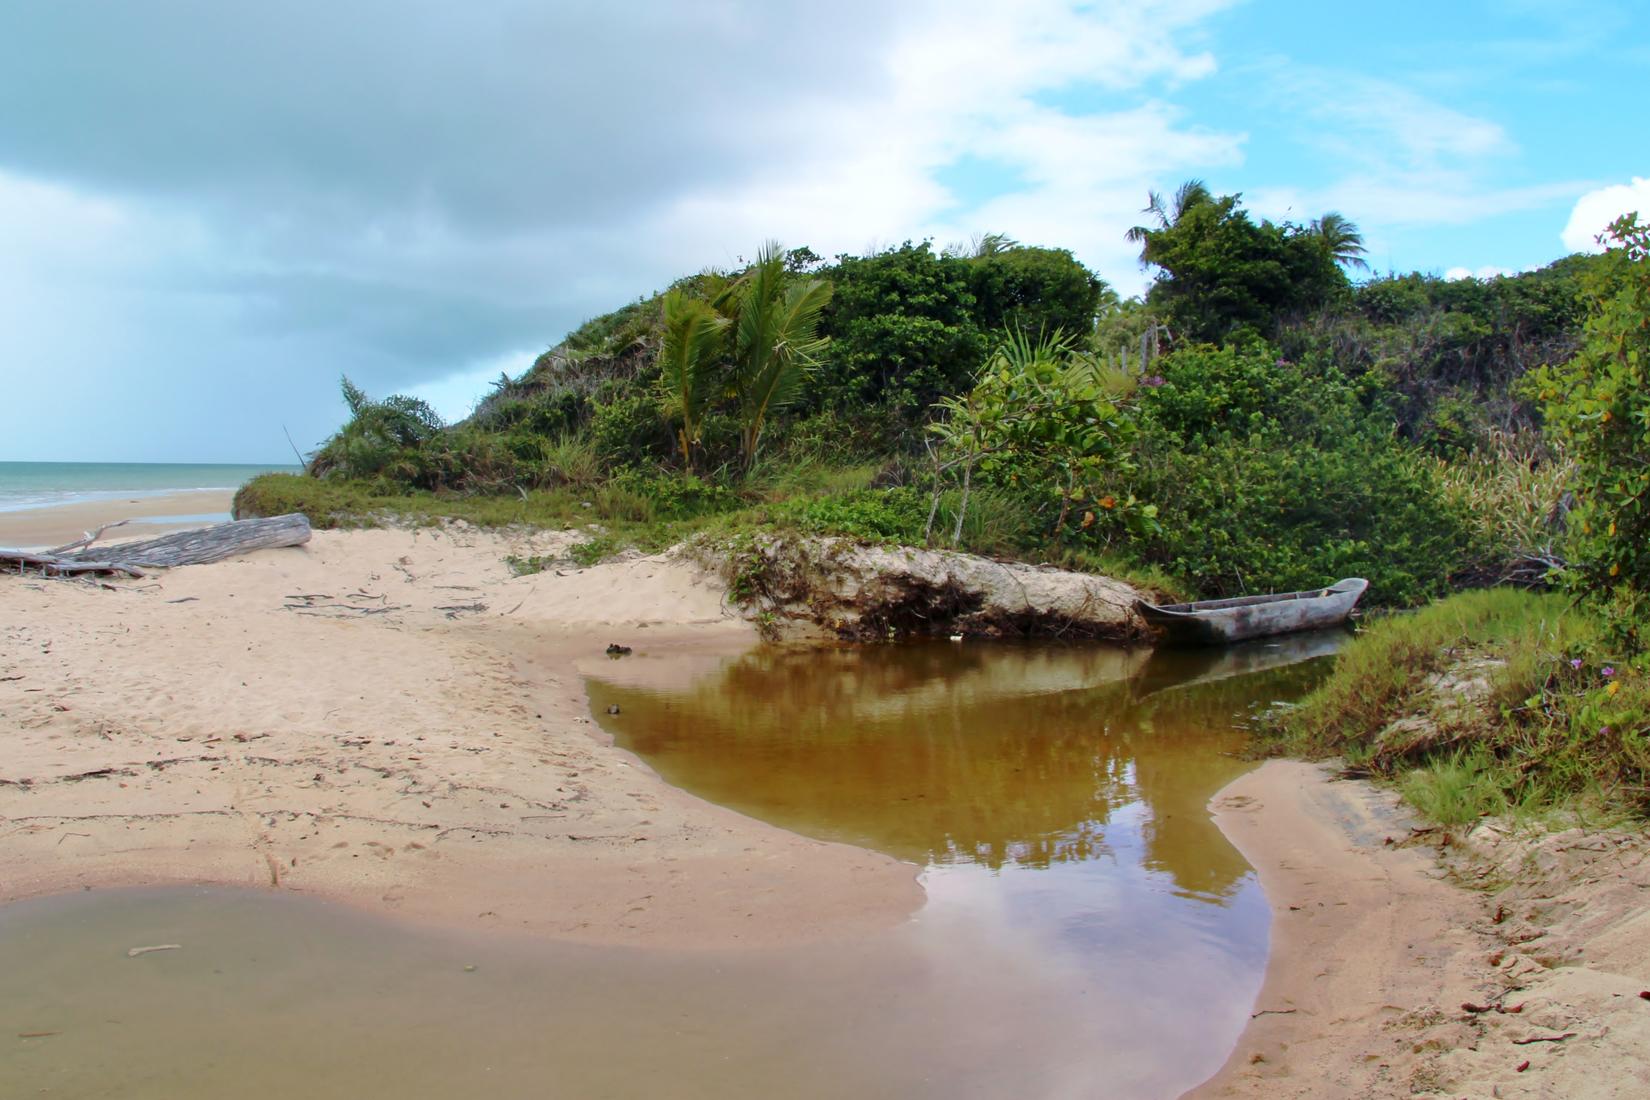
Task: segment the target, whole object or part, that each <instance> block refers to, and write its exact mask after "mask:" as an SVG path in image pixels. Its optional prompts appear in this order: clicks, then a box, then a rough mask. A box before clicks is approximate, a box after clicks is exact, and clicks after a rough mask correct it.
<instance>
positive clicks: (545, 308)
mask: <svg viewBox="0 0 1650 1100" xmlns="http://www.w3.org/2000/svg"><path fill="white" fill-rule="evenodd" d="M1235 2H1237V0H1191V2H1188V0H1178V2H1177V0H1135V2H1133V3H1124V2H1121V0H1094V2H1081V3H1079V2H1074V0H1023V2H1021V3H1016V4H1012V5H1005V4H1002V3H1000V2H998V0H911V2H907V3H898V4H889V3H886V2H885V0H841V2H840V3H839V4H837V5H835V6H833V7H832V8H831V9H830V10H829V12H828V13H822V12H821V10H819V9H812V8H809V9H803V8H793V7H792V6H789V5H774V4H769V3H764V2H762V0H720V2H718V3H715V4H712V5H700V6H697V7H694V8H691V9H689V8H682V7H681V6H680V5H677V4H673V3H668V2H662V0H661V2H658V3H653V4H641V5H639V6H638V7H639V8H640V9H642V10H638V7H631V6H626V7H623V8H621V7H619V6H614V5H606V4H601V3H595V2H571V0H570V2H568V3H564V4H558V5H554V6H551V5H543V4H541V3H538V2H537V0H485V2H478V3H476V4H472V5H462V6H458V5H412V6H408V5H405V4H401V3H397V2H394V0H361V2H360V3H358V4H352V5H347V6H345V7H342V8H339V7H337V6H335V5H330V4H326V3H324V2H322V0H292V2H291V3H289V4H287V5H282V6H279V7H278V8H269V7H263V8H258V7H245V6H234V5H230V6H224V5H215V4H209V3H205V2H203V0H157V2H156V4H155V5H153V6H150V7H146V8H145V10H143V11H142V12H138V11H136V10H135V9H133V10H127V9H123V8H116V9H111V10H110V11H108V12H103V13H98V14H94V13H91V12H89V11H88V10H85V9H83V8H81V7H79V6H77V5H40V6H36V7H33V8H31V9H30V11H29V13H28V15H27V16H24V17H22V18H21V19H19V20H16V21H13V23H12V24H11V25H9V26H8V33H7V35H6V36H3V37H0V98H3V99H6V100H9V101H16V102H18V103H24V104H27V105H28V109H27V110H18V111H11V112H0V173H10V175H0V239H4V240H5V242H6V247H5V248H4V249H0V290H4V289H8V288H9V289H11V290H12V291H13V293H12V294H11V295H10V296H9V300H8V301H5V302H0V315H3V318H0V319H3V320H4V321H5V322H6V323H5V324H4V326H0V362H8V361H9V362H23V361H30V360H34V361H40V359H41V357H44V358H45V359H48V360H49V361H50V368H51V370H52V371H53V372H56V373H57V374H59V375H63V374H73V375H74V376H76V377H80V378H84V379H86V380H87V382H88V383H89V384H92V385H106V384H113V385H115V386H117V387H125V386H127V383H126V382H125V381H118V380H119V379H123V378H124V379H131V378H137V377H142V378H146V379H148V380H149V383H148V386H147V389H145V388H143V387H137V388H127V389H122V396H121V404H122V408H121V414H122V416H123V417H124V418H125V419H126V420H127V421H128V422H130V423H131V424H133V425H136V424H145V425H147V426H148V427H147V430H146V431H144V432H143V435H142V438H141V440H140V441H134V439H133V433H134V432H136V431H138V429H136V428H128V429H127V431H126V433H125V435H126V438H125V441H124V453H126V454H128V455H130V456H132V457H141V458H155V459H161V458H167V457H173V458H187V457H203V458H212V457H234V458H256V457H258V455H257V453H249V452H247V451H245V450H243V449H241V448H242V447H244V446H245V445H246V441H247V440H253V439H258V440H265V439H267V440H269V441H270V443H269V446H268V447H267V449H266V450H265V455H266V456H267V457H279V456H280V455H281V453H282V451H284V449H285V443H284V439H282V437H281V433H280V430H279V429H280V424H281V422H285V423H287V424H288V425H289V426H290V428H291V429H292V431H293V434H294V435H295V436H296V437H297V438H299V440H300V442H301V443H303V444H304V445H306V446H307V445H309V444H310V443H311V442H312V441H313V440H315V439H317V438H320V437H322V436H324V435H325V434H326V431H327V430H328V426H329V425H330V424H336V423H337V419H338V417H339V415H340V412H341V406H340V405H339V403H338V401H337V398H336V396H335V395H336V382H337V377H338V375H339V374H340V373H348V374H349V375H350V377H351V378H353V379H355V380H356V381H357V382H358V383H360V384H361V385H362V386H363V387H365V388H366V389H367V390H368V391H369V392H372V393H386V392H392V391H408V390H411V391H412V392H417V393H421V394H425V395H427V396H428V399H430V400H432V403H434V404H436V405H437V406H438V407H440V408H441V410H442V411H443V412H444V413H447V414H452V413H455V412H458V411H461V410H462V407H463V406H464V405H465V404H467V403H468V402H469V401H470V400H472V399H473V398H474V397H475V396H476V395H477V392H479V391H480V389H484V387H485V384H486V382H488V381H491V380H492V378H493V377H495V376H496V371H497V369H517V368H518V367H519V366H520V365H521V364H522V363H524V362H525V361H526V358H527V357H526V354H525V353H523V352H520V351H518V350H517V349H521V348H526V347H543V346H546V345H548V344H550V343H552V342H554V341H555V340H556V339H557V338H558V337H559V336H560V335H561V334H562V333H563V332H565V331H567V330H568V329H569V328H571V327H573V326H574V325H576V324H577V323H578V322H580V321H582V320H584V319H586V318H587V317H589V316H591V315H593V314H596V313H599V312H603V311H606V310H608V309H611V308H613V307H614V306H615V305H617V304H620V303H622V302H625V301H628V300H634V298H635V297H636V296H637V295H639V294H642V293H645V292H648V291H650V290H652V289H654V288H656V287H658V286H660V285H662V284H663V283H664V282H666V281H667V280H669V279H671V278H674V277H676V276H678V275H680V274H681V273H683V272H685V271H692V270H696V269H698V268H700V267H702V266H705V265H707V264H732V263H734V262H735V261H736V257H738V256H739V255H741V254H743V255H747V256H748V255H749V254H750V253H751V251H752V250H753V249H754V248H755V247H757V246H758V245H759V244H760V243H761V242H762V241H763V240H764V239H766V238H769V237H778V238H779V239H781V240H782V241H784V242H785V243H787V244H793V245H794V244H808V245H810V246H812V247H813V248H815V249H816V250H817V251H819V252H821V253H823V254H826V255H829V254H832V253H834V252H838V251H855V252H857V251H861V250H863V249H864V248H865V247H866V245H867V244H868V243H869V242H877V241H880V242H883V243H885V244H891V243H897V242H899V241H901V240H905V239H907V238H920V237H922V236H933V237H934V238H936V239H937V240H940V241H946V240H951V239H954V238H957V237H967V236H969V235H970V234H971V233H973V232H975V231H979V230H991V231H1000V232H1005V233H1008V234H1010V235H1011V236H1015V237H1018V238H1020V239H1023V240H1026V241H1028V242H1034V243H1046V244H1059V245H1065V246H1068V247H1073V248H1074V249H1075V250H1076V251H1077V253H1078V255H1079V256H1080V257H1081V258H1083V259H1085V260H1086V261H1088V262H1089V263H1091V264H1093V265H1094V266H1096V267H1097V268H1098V269H1099V270H1100V271H1101V273H1102V274H1103V275H1106V276H1107V277H1109V278H1112V279H1114V280H1118V281H1121V282H1123V283H1125V284H1127V283H1128V282H1129V281H1131V280H1133V281H1135V282H1136V283H1138V280H1139V279H1140V275H1139V272H1138V269H1137V267H1136V264H1135V261H1134V252H1133V250H1132V249H1129V248H1128V247H1127V246H1126V245H1125V244H1124V243H1123V242H1122V241H1121V231H1122V228H1123V227H1126V226H1127V225H1129V224H1131V220H1132V219H1134V218H1135V217H1136V216H1137V212H1138V209H1139V206H1140V205H1141V202H1142V201H1143V198H1144V195H1145V192H1146V190H1147V189H1148V188H1151V187H1162V186H1165V185H1166V184H1169V183H1172V182H1173V181H1175V180H1176V179H1177V178H1180V177H1182V176H1183V175H1186V174H1191V173H1193V172H1197V171H1201V170H1202V169H1203V168H1204V167H1205V166H1207V165H1210V164H1226V163H1232V162H1234V161H1235V160H1237V158H1238V156H1239V151H1240V148H1241V141H1242V138H1241V135H1237V134H1232V133H1218V132H1210V131H1206V130H1203V129H1199V128H1197V127H1195V126H1192V125H1189V124H1188V123H1187V121H1186V120H1185V119H1184V118H1183V117H1182V116H1181V115H1180V113H1179V112H1178V111H1177V110H1175V109H1174V108H1173V107H1171V106H1169V105H1167V104H1165V103H1163V102H1161V101H1160V98H1159V99H1154V98H1153V97H1154V96H1156V97H1161V96H1163V95H1166V94H1168V93H1170V92H1172V91H1173V90H1174V89H1176V88H1177V87H1179V86H1181V85H1183V84H1185V83H1186V82H1188V81H1194V80H1197V79H1199V78H1201V77H1203V76H1205V75H1207V74H1208V73H1210V72H1212V71H1213V70H1214V68H1215V60H1214V58H1213V56H1212V55H1211V54H1210V53H1209V52H1208V51H1207V50H1206V49H1205V48H1203V46H1202V44H1201V41H1202V39H1201V35H1200V26H1199V24H1200V23H1201V22H1202V21H1204V20H1205V19H1207V17H1208V16H1209V15H1210V14H1211V13H1213V12H1216V11H1218V10H1221V9H1223V8H1225V7H1228V6H1231V4H1232V3H1235ZM92 22H95V23H96V24H97V27H96V29H97V33H95V34H92V33H89V30H88V28H89V25H90V23H92ZM318 26H324V27H325V32H324V33H317V32H316V30H315V28H316V27H318ZM71 53H72V54H73V55H74V56H75V57H77V58H78V59H79V64H78V65H77V66H75V67H73V68H72V69H70V68H65V67H64V66H63V65H62V64H61V63H60V62H61V59H62V58H63V57H64V56H67V55H69V54H71ZM1067 93H1079V94H1078V95H1076V96H1075V99H1076V100H1079V101H1081V102H1082V103H1084V104H1085V106H1081V107H1074V106H1069V105H1065V106H1062V105H1057V104H1059V103H1061V102H1063V97H1065V95H1066V94H1067ZM964 156H975V157H989V158H992V159H994V160H996V161H999V162H1001V163H1003V164H1004V165H1005V166H1006V169H1007V170H1008V171H1009V172H1011V173H1013V174H1014V175H1016V176H1018V177H1019V178H1023V179H1024V180H1026V181H1027V188H1026V190H1025V191H1024V192H1023V193H1021V194H1018V195H1012V196H1004V197H1001V198H999V199H997V200H994V201H991V202H988V203H987V204H986V205H984V206H983V207H981V208H978V209H971V208H970V207H969V203H970V202H971V201H972V200H969V199H968V197H967V196H960V195H957V194H954V193H952V192H951V191H950V190H948V189H947V187H946V186H945V185H944V184H942V183H941V182H940V180H941V179H942V178H943V176H944V172H945V169H946V168H947V166H949V165H950V164H952V163H953V162H954V161H956V160H958V159H959V158H961V157H964ZM498 364H505V365H504V366H503V367H502V368H500V367H499V366H498ZM509 364H515V366H510V365H509ZM112 380H114V381H112ZM14 394H15V391H14ZM273 394H279V395H281V396H280V399H279V400H271V395H273ZM251 395H257V397H256V399H253V398H252V396H251ZM43 408H44V409H46V410H47V413H49V415H43V414H42V409H43ZM24 409H27V411H26V412H25V411H23V410H24ZM76 416H77V414H75V413H72V412H71V411H70V410H69V408H68V406H67V405H66V404H65V405H63V407H62V410H61V412H59V411H58V410H57V405H56V404H54V403H49V402H44V401H33V402H23V403H22V404H21V405H20V404H19V403H17V402H13V403H11V408H10V411H8V410H6V409H4V408H0V436H3V437H5V438H8V439H9V440H10V443H9V446H11V447H13V448H18V449H19V453H20V455H23V454H30V453H35V452H42V451H44V450H46V449H48V448H47V446H46V441H48V440H50V441H55V440H58V439H68V438H70V437H71V436H72V434H73V431H74V428H75V427H76V426H77V424H76V422H75V419H74V418H75V417H76ZM120 420H121V417H111V418H110V419H109V423H108V425H107V426H108V427H109V429H110V431H111V437H110V438H111V446H115V447H116V448H117V449H116V450H115V451H109V452H105V453H106V455H108V456H110V457H120V452H119V448H120V446H121V444H119V443H116V442H115V441H114V436H116V435H118V434H119V432H118V424H119V422H120ZM207 420H210V421H211V422H212V424H213V425H214V427H213V428H212V429H211V430H210V431H209V430H208V429H206V428H204V427H202V424H203V423H205V422H206V421H207ZM209 436H210V439H208V437H209ZM52 446H53V447H55V446H56V443H55V442H53V443H52ZM259 446H263V445H262V444H260V445H259ZM231 447H232V448H235V451H234V453H233V454H230V453H229V452H228V451H227V450H225V448H231ZM58 453H61V452H58Z"/></svg>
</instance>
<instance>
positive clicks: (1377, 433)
mask: <svg viewBox="0 0 1650 1100" xmlns="http://www.w3.org/2000/svg"><path fill="white" fill-rule="evenodd" d="M1156 369H1157V370H1159V371H1160V372H1161V378H1162V383H1161V385H1157V386H1148V387H1146V392H1145V396H1144V397H1143V399H1142V402H1141V412H1142V415H1143V418H1144V421H1145V424H1146V430H1145V432H1144V433H1143V435H1142V437H1141V438H1140V440H1139V441H1138V443H1137V446H1136V451H1135V456H1134V457H1135V463H1134V465H1135V472H1134V474H1133V476H1132V478H1131V479H1130V481H1129V483H1128V488H1129V491H1130V492H1132V493H1133V494H1134V495H1135V496H1137V497H1139V498H1140V499H1142V500H1146V501H1151V502H1153V503H1154V504H1156V505H1157V507H1158V515H1157V528H1156V530H1155V531H1153V532H1151V533H1148V534H1145V535H1139V536H1134V537H1132V538H1126V541H1125V544H1126V545H1129V546H1131V547H1132V548H1133V549H1134V551H1135V553H1136V554H1137V555H1138V556H1140V557H1142V558H1143V559H1144V560H1145V561H1146V562H1148V563H1151V564H1156V565H1159V566H1161V567H1162V568H1164V569H1166V570H1167V571H1168V572H1169V573H1170V574H1171V575H1174V576H1177V577H1180V578H1183V579H1184V580H1186V581H1187V582H1188V583H1190V584H1191V585H1192V586H1193V587H1195V588H1197V589H1198V590H1199V591H1201V592H1203V593H1204V594H1206V595H1209V596H1230V595H1239V594H1248V593H1255V592H1265V591H1286V590H1291V589H1300V588H1312V587H1315V586H1317V585H1320V584H1324V583H1326V582H1328V581H1331V580H1335V579H1338V578H1340V577H1346V576H1362V577H1365V578H1367V579H1368V580H1369V581H1370V586H1371V587H1370V595H1369V597H1368V600H1369V602H1370V603H1371V604H1388V605H1410V604H1415V603H1419V602H1422V601H1424V600H1426V599H1428V598H1430V597H1432V596H1434V595H1437V594H1439V593H1441V592H1443V591H1445V590H1446V588H1447V586H1448V581H1449V578H1450V576H1451V575H1452V574H1453V573H1455V572H1456V571H1458V570H1460V569H1462V568H1464V567H1465V566H1466V565H1467V564H1468V563H1469V562H1471V561H1472V560H1474V559H1475V557H1476V555H1477V553H1478V547H1477V545H1476V542H1475V536H1474V527H1473V525H1472V523H1471V517H1470V516H1469V515H1467V514H1466V510H1465V509H1464V508H1463V507H1462V506H1461V505H1460V503H1459V502H1458V501H1457V499H1456V498H1453V497H1452V496H1450V495H1449V494H1447V493H1446V492H1445V491H1444V486H1443V484H1442V483H1441V481H1440V479H1439V477H1438V472H1437V468H1436V466H1435V465H1433V464H1430V463H1429V462H1427V461H1424V459H1423V456H1421V455H1419V454H1417V453H1415V452H1414V451H1412V450H1411V449H1410V448H1409V447H1408V446H1407V445H1405V444H1403V443H1402V442H1400V441H1399V440H1397V439H1395V438H1394V437H1393V435H1392V432H1391V428H1390V421H1389V420H1387V418H1386V417H1385V416H1384V415H1383V414H1382V412H1381V411H1380V405H1379V402H1378V401H1376V402H1370V401H1368V400H1367V395H1366V394H1364V393H1363V392H1362V391H1361V389H1360V388H1359V387H1358V386H1357V385H1355V384H1353V383H1352V382H1351V381H1349V380H1348V379H1346V378H1344V377H1342V376H1340V375H1339V374H1338V373H1337V372H1334V371H1332V370H1318V371H1314V370H1311V369H1308V368H1306V367H1303V366H1302V365H1300V364H1297V363H1292V362H1290V361H1288V360H1285V359H1282V358H1281V357H1279V356H1278V355H1277V353H1276V351H1275V349H1273V348H1271V347H1270V346H1269V345H1266V344H1259V343H1256V344H1250V345H1247V346H1244V347H1241V348H1223V349H1213V348H1196V349H1191V350H1188V351H1184V352H1178V353H1176V354H1174V355H1171V356H1168V357H1167V358H1165V359H1163V360H1160V361H1159V365H1158V367H1157V368H1156ZM1371 404H1373V405H1374V408H1373V410H1372V409H1371V408H1370V407H1369V406H1370V405H1371ZM1101 529H1102V530H1107V528H1106V525H1105V524H1101Z"/></svg>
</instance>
